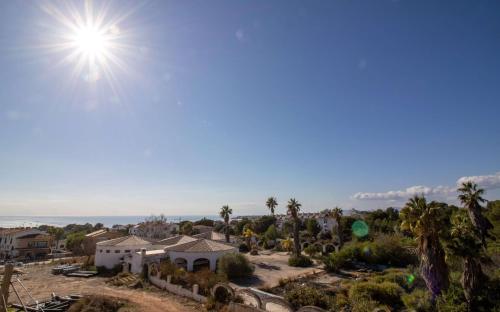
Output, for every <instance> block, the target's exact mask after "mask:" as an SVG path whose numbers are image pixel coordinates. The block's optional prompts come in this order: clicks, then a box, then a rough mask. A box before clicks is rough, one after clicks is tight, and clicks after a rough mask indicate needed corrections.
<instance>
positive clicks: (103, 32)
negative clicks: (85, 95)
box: [41, 0, 137, 91]
mask: <svg viewBox="0 0 500 312" xmlns="http://www.w3.org/2000/svg"><path fill="white" fill-rule="evenodd" d="M97 3H98V4H99V6H94V3H93V1H92V0H85V1H81V2H65V5H55V4H54V3H52V2H47V3H45V4H44V5H43V6H42V7H41V8H42V9H43V11H45V12H46V13H47V14H48V16H49V17H50V19H49V20H48V21H47V22H46V23H44V24H45V25H50V26H49V27H50V28H48V29H47V33H50V34H51V35H50V36H49V37H48V38H47V43H45V44H44V45H43V47H44V48H45V49H47V50H48V51H50V52H54V53H56V54H57V55H58V56H60V58H59V62H58V63H56V64H55V65H56V66H59V67H68V68H70V69H71V70H70V71H69V73H70V75H71V76H70V79H69V80H68V81H69V82H71V83H73V85H74V86H75V85H77V84H79V83H81V82H82V81H83V82H86V83H92V84H93V85H95V84H97V83H99V81H106V82H107V85H108V86H109V87H110V88H111V89H113V91H117V89H118V88H119V86H118V80H119V78H120V75H123V74H128V73H130V72H131V71H129V70H128V68H127V67H128V66H127V65H128V64H129V63H130V62H127V60H126V59H127V58H129V57H130V56H131V54H132V53H133V52H131V51H135V50H137V47H135V46H134V45H133V42H131V41H130V35H131V32H130V31H123V29H121V28H120V27H119V25H120V23H124V22H126V20H127V18H129V17H130V15H131V14H132V12H133V11H134V10H129V11H128V12H125V13H122V14H113V15H112V14H111V13H110V12H113V13H117V12H118V10H117V8H115V7H112V6H111V2H109V1H99V2H97Z"/></svg>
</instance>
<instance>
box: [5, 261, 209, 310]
mask: <svg viewBox="0 0 500 312" xmlns="http://www.w3.org/2000/svg"><path fill="white" fill-rule="evenodd" d="M51 268H52V266H50V265H39V266H33V267H29V268H26V269H25V271H26V272H27V274H25V275H22V276H20V280H21V281H22V283H23V284H24V286H25V287H26V288H27V289H28V290H29V291H30V293H31V295H32V296H33V297H34V298H35V299H37V300H44V299H47V298H50V296H51V294H52V293H55V294H58V295H70V294H82V295H106V296H112V297H116V298H120V299H125V300H128V301H130V302H131V303H132V304H133V305H134V306H136V307H137V308H138V311H141V312H142V311H144V312H160V311H162V312H163V311H171V312H192V311H204V309H203V307H202V306H201V305H200V304H198V303H196V302H194V301H192V300H188V299H186V298H183V297H179V296H175V295H173V294H170V293H168V292H165V291H160V290H158V289H156V288H151V289H128V288H122V287H113V286H108V285H107V284H106V280H107V278H102V277H91V278H77V277H65V276H62V275H52V274H51V273H50V270H51ZM14 286H15V287H16V290H17V291H18V292H19V294H20V296H21V299H22V300H23V302H25V303H32V302H33V301H32V300H31V299H30V297H29V295H28V294H27V293H26V292H25V291H24V290H22V288H21V286H20V285H19V283H17V282H14ZM9 302H12V303H14V302H18V299H17V298H16V297H15V295H14V294H11V297H10V298H9Z"/></svg>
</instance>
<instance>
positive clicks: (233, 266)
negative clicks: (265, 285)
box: [217, 253, 255, 280]
mask: <svg viewBox="0 0 500 312" xmlns="http://www.w3.org/2000/svg"><path fill="white" fill-rule="evenodd" d="M254 269H255V268H254V267H253V265H252V264H251V263H250V262H249V261H248V259H247V257H245V255H242V254H238V253H230V254H225V255H223V256H222V257H220V258H219V263H218V265H217V270H218V272H219V273H220V274H223V275H225V276H226V277H227V278H228V279H230V280H234V279H239V278H246V277H250V276H252V274H253V271H254Z"/></svg>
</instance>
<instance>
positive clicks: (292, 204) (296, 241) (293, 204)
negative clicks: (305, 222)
mask: <svg viewBox="0 0 500 312" xmlns="http://www.w3.org/2000/svg"><path fill="white" fill-rule="evenodd" d="M301 206H302V205H301V204H300V203H299V202H298V201H297V200H296V199H295V198H291V199H290V200H289V201H288V205H287V209H288V214H289V215H290V216H291V217H292V219H293V221H294V223H293V245H294V253H295V256H297V257H298V256H300V237H299V230H300V219H299V211H300V207H301Z"/></svg>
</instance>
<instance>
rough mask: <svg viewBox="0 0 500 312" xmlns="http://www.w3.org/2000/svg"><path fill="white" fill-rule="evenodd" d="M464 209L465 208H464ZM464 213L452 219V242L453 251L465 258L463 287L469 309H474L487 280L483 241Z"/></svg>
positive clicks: (449, 245)
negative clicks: (482, 253) (482, 260)
mask: <svg viewBox="0 0 500 312" xmlns="http://www.w3.org/2000/svg"><path fill="white" fill-rule="evenodd" d="M462 211H463V210H462ZM463 212H464V213H460V212H459V213H457V214H456V215H455V216H454V217H453V218H452V220H451V224H452V228H451V232H450V234H451V235H450V242H449V243H448V248H449V249H450V250H451V253H452V254H454V255H456V256H460V257H462V258H463V269H464V270H463V272H462V278H461V280H460V281H461V283H462V288H463V289H464V295H465V299H466V300H467V303H468V305H469V310H470V311H472V310H473V308H472V307H473V304H474V300H475V299H477V298H478V291H479V290H480V289H481V287H482V283H483V282H484V281H485V280H486V278H485V275H484V273H483V269H482V267H481V261H480V258H481V250H482V248H481V247H482V241H481V238H480V233H479V231H478V230H477V229H475V228H474V226H473V225H472V223H471V221H470V219H469V218H468V217H467V215H466V214H465V211H463Z"/></svg>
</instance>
